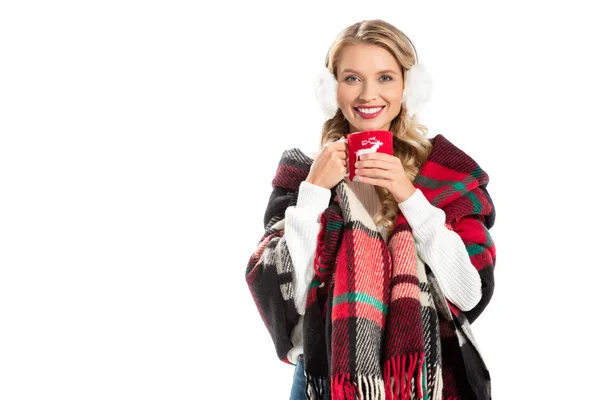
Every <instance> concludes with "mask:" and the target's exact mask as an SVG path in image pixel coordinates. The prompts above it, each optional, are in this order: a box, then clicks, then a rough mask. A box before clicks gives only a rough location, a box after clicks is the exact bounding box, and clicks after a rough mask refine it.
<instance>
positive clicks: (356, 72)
mask: <svg viewBox="0 0 600 400" xmlns="http://www.w3.org/2000/svg"><path fill="white" fill-rule="evenodd" d="M346 72H353V73H355V74H360V72H358V71H355V70H353V69H350V68H346V69H344V70H343V71H342V74H343V73H346ZM377 73H378V74H395V75H397V74H398V73H397V72H396V71H394V70H392V69H383V70H381V71H378V72H377Z"/></svg>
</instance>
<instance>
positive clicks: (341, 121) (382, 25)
mask: <svg viewBox="0 0 600 400" xmlns="http://www.w3.org/2000/svg"><path fill="white" fill-rule="evenodd" d="M354 44H372V45H376V46H380V47H382V48H384V49H385V50H387V51H388V52H389V53H390V54H391V55H392V56H394V58H395V59H396V60H397V61H398V64H399V65H400V67H401V72H402V76H403V81H404V82H406V71H407V70H408V69H410V67H412V66H413V64H415V63H416V61H417V54H416V50H415V51H414V52H413V49H414V46H412V42H411V41H410V39H409V38H408V37H407V36H406V35H405V34H404V33H402V32H401V31H400V30H399V29H398V28H396V27H394V26H393V25H391V24H389V23H387V22H385V21H382V20H380V19H375V20H365V21H361V22H357V23H355V24H353V25H351V26H349V27H347V28H346V29H344V30H343V31H342V32H340V33H339V34H338V36H337V37H336V39H335V40H334V42H333V44H332V45H331V47H330V48H329V51H328V52H327V56H326V57H325V66H326V67H327V68H329V71H330V72H331V73H333V74H334V76H335V77H336V79H337V67H338V64H339V62H340V59H341V55H342V51H343V49H344V48H345V47H346V46H348V45H354ZM389 130H390V131H391V132H392V133H393V141H394V143H393V145H394V155H395V156H396V157H398V158H399V159H400V161H401V162H402V165H403V167H404V169H405V170H406V173H407V174H408V176H409V177H410V180H411V182H414V179H415V177H416V176H417V174H418V173H419V170H420V168H421V167H422V166H423V164H424V163H425V160H426V159H427V157H428V156H429V154H430V152H431V147H432V145H431V142H430V141H429V139H427V132H428V130H427V127H426V126H424V125H422V124H420V123H418V121H417V118H416V116H414V115H413V117H409V116H408V115H407V114H406V109H405V107H404V105H403V106H402V107H401V110H400V113H399V114H398V116H396V118H394V119H393V120H392V122H391V125H390V128H389ZM349 131H350V125H349V123H348V121H347V120H346V118H344V115H343V114H342V111H341V110H340V109H339V108H338V110H337V112H336V114H335V116H334V117H333V118H331V119H328V120H327V121H325V123H324V124H323V129H322V131H321V147H322V146H324V145H325V144H327V143H329V142H334V141H336V140H338V139H340V138H342V137H346V136H347V135H348V133H349ZM375 191H376V192H377V195H378V197H379V199H380V201H381V205H382V208H381V210H380V211H379V212H378V213H377V214H375V216H374V217H373V220H374V222H375V223H376V224H380V223H381V224H383V226H384V229H385V230H386V232H387V233H388V234H389V233H390V232H391V230H392V229H393V228H394V223H395V221H396V217H397V216H398V214H399V212H400V210H399V209H398V203H397V202H396V200H395V199H394V197H393V196H392V194H391V193H390V192H389V191H388V190H387V189H385V188H382V187H380V186H375Z"/></svg>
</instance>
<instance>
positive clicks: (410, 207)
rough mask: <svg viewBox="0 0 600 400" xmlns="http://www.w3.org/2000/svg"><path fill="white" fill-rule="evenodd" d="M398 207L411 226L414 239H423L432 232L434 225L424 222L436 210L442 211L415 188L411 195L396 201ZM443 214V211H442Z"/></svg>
mask: <svg viewBox="0 0 600 400" xmlns="http://www.w3.org/2000/svg"><path fill="white" fill-rule="evenodd" d="M398 207H399V208H400V211H402V214H403V215H404V217H405V218H406V221H408V224H409V225H410V227H411V228H412V231H413V236H414V237H415V239H416V240H421V241H425V240H427V239H428V238H429V237H431V235H432V234H433V233H434V230H435V227H432V226H431V224H424V222H425V221H427V220H428V219H430V218H431V216H432V214H434V213H436V212H438V213H439V212H442V213H443V212H444V211H443V210H442V209H440V208H437V207H436V206H434V205H433V204H431V203H430V202H429V200H427V197H425V195H424V194H423V192H422V191H421V189H417V190H416V191H415V192H414V193H413V194H412V196H410V197H409V198H408V199H406V200H404V201H403V202H402V203H398ZM444 215H445V213H444Z"/></svg>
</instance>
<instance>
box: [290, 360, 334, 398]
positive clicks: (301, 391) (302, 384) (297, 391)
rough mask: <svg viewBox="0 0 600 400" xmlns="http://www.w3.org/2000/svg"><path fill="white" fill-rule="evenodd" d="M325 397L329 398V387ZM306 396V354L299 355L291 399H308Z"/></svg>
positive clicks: (326, 389)
mask: <svg viewBox="0 0 600 400" xmlns="http://www.w3.org/2000/svg"><path fill="white" fill-rule="evenodd" d="M325 398H326V399H329V398H330V396H329V388H327V387H326V388H325ZM307 399H308V397H307V396H306V376H304V354H300V355H299V356H298V362H297V363H296V370H295V371H294V380H293V382H292V393H291V394H290V400H307Z"/></svg>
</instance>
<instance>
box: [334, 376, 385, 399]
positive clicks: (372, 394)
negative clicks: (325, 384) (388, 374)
mask: <svg viewBox="0 0 600 400" xmlns="http://www.w3.org/2000/svg"><path fill="white" fill-rule="evenodd" d="M331 399H332V400H346V399H361V400H386V398H385V388H384V384H383V379H381V378H376V377H374V376H369V375H360V376H357V377H356V382H355V381H353V380H352V378H351V376H350V374H339V375H336V376H335V377H334V379H333V382H332V384H331Z"/></svg>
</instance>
